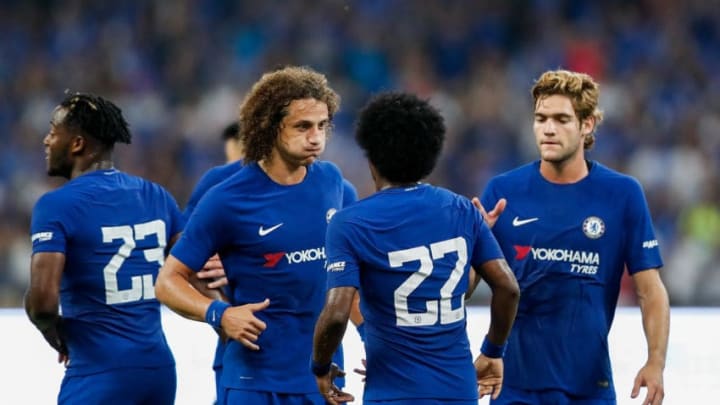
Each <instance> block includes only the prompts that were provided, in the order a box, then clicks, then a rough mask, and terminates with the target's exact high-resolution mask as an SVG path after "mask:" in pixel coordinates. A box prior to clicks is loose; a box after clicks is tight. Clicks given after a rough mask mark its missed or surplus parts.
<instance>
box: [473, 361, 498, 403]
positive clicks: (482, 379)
mask: <svg viewBox="0 0 720 405" xmlns="http://www.w3.org/2000/svg"><path fill="white" fill-rule="evenodd" d="M503 370H504V365H503V359H502V358H497V359H494V358H490V357H486V356H484V355H482V354H480V355H479V356H478V357H477V358H476V359H475V373H476V374H477V383H478V396H479V397H480V398H482V397H484V396H485V395H492V399H497V397H498V396H499V395H500V391H501V390H502V384H503Z"/></svg>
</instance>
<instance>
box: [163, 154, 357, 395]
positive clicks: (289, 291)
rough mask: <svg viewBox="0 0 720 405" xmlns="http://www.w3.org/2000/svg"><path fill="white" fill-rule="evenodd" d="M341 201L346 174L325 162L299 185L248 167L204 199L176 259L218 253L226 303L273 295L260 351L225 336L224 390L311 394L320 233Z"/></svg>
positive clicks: (194, 260)
mask: <svg viewBox="0 0 720 405" xmlns="http://www.w3.org/2000/svg"><path fill="white" fill-rule="evenodd" d="M342 202H343V185H342V177H341V175H340V171H339V170H338V168H337V167H336V166H335V165H333V164H332V163H329V162H322V161H318V162H315V163H313V164H311V165H310V166H308V171H307V175H306V176H305V179H304V180H303V181H302V182H301V183H299V184H296V185H290V186H286V185H279V184H277V183H275V182H274V181H272V180H271V179H270V178H269V177H268V176H267V175H266V174H265V173H264V172H263V171H262V169H261V168H260V167H259V166H258V164H257V163H251V164H249V165H247V166H245V167H244V168H243V169H242V170H240V171H239V172H237V173H236V174H234V175H232V176H231V177H230V178H228V179H227V180H225V181H223V182H221V183H219V184H218V185H216V186H215V187H213V188H211V189H210V190H209V191H208V192H207V194H206V195H205V196H204V197H203V198H202V199H201V200H200V204H199V205H198V206H197V208H196V209H195V212H194V213H193V215H192V217H191V218H190V222H189V223H188V224H187V226H186V229H185V232H184V233H183V235H182V237H181V238H180V240H179V241H178V243H177V245H176V246H175V247H174V248H173V250H172V255H173V256H175V257H176V258H178V260H180V261H181V262H183V263H184V264H185V265H187V266H188V267H190V268H191V269H194V270H200V269H201V268H202V266H203V264H204V263H205V261H206V260H207V259H208V258H209V257H210V256H211V255H212V254H214V253H215V252H218V253H219V255H220V259H221V260H222V262H223V265H224V267H225V272H226V274H227V277H228V283H229V284H228V290H229V293H230V294H229V297H228V298H229V299H230V301H231V304H232V305H243V304H247V303H253V302H260V301H263V300H264V299H265V298H269V299H270V306H269V307H268V308H267V309H266V310H264V311H261V312H258V313H256V316H257V317H258V318H260V319H262V320H263V321H264V322H266V323H267V329H266V330H265V331H264V332H263V333H262V334H261V335H260V338H259V339H258V342H257V344H258V345H259V346H260V350H259V351H253V350H249V349H246V348H245V347H244V346H243V345H242V344H240V343H238V342H237V341H234V340H231V341H230V342H229V343H228V345H227V347H226V350H225V356H224V358H223V367H224V369H223V376H222V383H223V385H224V386H225V387H229V388H236V389H246V390H257V391H273V392H282V393H298V394H302V393H313V392H317V385H316V384H315V378H314V376H313V375H312V373H311V372H310V370H309V366H308V365H309V364H310V356H311V351H312V334H313V328H314V326H315V322H316V320H317V317H318V315H319V314H320V310H321V309H322V305H323V303H324V298H325V287H326V278H327V276H326V273H325V259H326V257H325V246H324V245H325V230H326V228H327V223H328V221H329V219H330V218H331V217H332V215H333V214H334V213H335V212H336V211H337V210H339V209H340V208H341V206H342Z"/></svg>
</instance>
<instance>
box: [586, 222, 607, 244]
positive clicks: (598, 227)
mask: <svg viewBox="0 0 720 405" xmlns="http://www.w3.org/2000/svg"><path fill="white" fill-rule="evenodd" d="M582 229H583V232H584V233H585V236H587V237H588V238H590V239H597V238H599V237H601V236H603V234H604V233H605V223H604V222H603V220H602V219H600V218H598V217H587V218H585V221H583V225H582Z"/></svg>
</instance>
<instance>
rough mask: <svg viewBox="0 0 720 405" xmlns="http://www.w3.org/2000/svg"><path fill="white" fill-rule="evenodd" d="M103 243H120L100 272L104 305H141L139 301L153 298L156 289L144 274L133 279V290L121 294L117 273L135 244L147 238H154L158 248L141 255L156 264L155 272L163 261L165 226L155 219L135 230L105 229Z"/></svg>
mask: <svg viewBox="0 0 720 405" xmlns="http://www.w3.org/2000/svg"><path fill="white" fill-rule="evenodd" d="M101 230H102V235H103V242H104V243H111V242H112V241H114V240H116V239H122V241H123V243H122V245H120V248H119V249H118V251H117V253H115V254H114V255H113V257H112V259H110V262H109V263H108V264H107V265H106V266H105V268H104V269H103V278H104V279H105V302H107V303H108V304H122V303H126V302H133V301H140V300H142V299H146V300H148V299H153V298H155V286H154V285H153V275H152V274H143V275H141V276H132V277H131V278H130V281H131V282H132V286H131V287H130V288H128V289H125V290H121V289H119V287H118V271H120V267H122V265H123V263H124V262H125V259H127V258H128V257H130V254H131V253H132V251H133V249H135V246H137V244H136V243H135V241H138V240H143V239H145V238H146V237H147V236H149V235H155V236H156V237H157V242H158V243H157V246H155V247H152V248H149V249H144V250H143V254H144V255H145V260H147V261H148V262H150V263H153V262H155V263H157V264H158V268H160V267H161V266H162V265H163V262H164V261H165V245H166V239H167V238H166V233H165V222H163V221H161V220H159V219H156V220H154V221H150V222H144V223H142V224H136V225H134V226H130V225H123V226H104V227H102V228H101Z"/></svg>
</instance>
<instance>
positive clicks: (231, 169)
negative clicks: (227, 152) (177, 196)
mask: <svg viewBox="0 0 720 405" xmlns="http://www.w3.org/2000/svg"><path fill="white" fill-rule="evenodd" d="M240 169H242V161H241V160H238V161H235V162H231V163H227V164H224V165H220V166H215V167H213V168H212V169H210V170H208V171H207V172H205V174H203V175H202V177H200V180H198V183H197V184H196V185H195V188H194V189H193V191H192V193H191V194H190V199H189V200H188V203H187V205H186V206H185V211H183V218H185V221H187V220H188V219H189V218H190V215H192V212H193V211H194V210H195V207H197V205H198V203H199V202H200V199H201V198H202V196H204V195H205V193H207V191H208V190H210V189H211V188H212V187H213V186H215V185H216V184H218V183H220V182H221V181H223V180H225V179H227V178H228V177H230V176H232V175H233V174H235V173H236V172H237V171H238V170H240Z"/></svg>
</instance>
